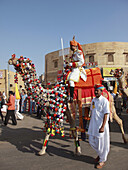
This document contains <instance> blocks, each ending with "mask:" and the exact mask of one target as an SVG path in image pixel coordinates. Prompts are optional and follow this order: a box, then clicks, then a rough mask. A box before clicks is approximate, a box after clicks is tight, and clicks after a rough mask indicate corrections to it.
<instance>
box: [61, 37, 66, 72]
mask: <svg viewBox="0 0 128 170" xmlns="http://www.w3.org/2000/svg"><path fill="white" fill-rule="evenodd" d="M61 47H62V55H63V64H65V56H64V46H63V38H61ZM63 67H64V66H63ZM63 69H64V68H63Z"/></svg>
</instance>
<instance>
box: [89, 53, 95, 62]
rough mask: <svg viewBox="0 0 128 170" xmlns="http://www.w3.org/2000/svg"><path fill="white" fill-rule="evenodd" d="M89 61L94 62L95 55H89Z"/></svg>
mask: <svg viewBox="0 0 128 170" xmlns="http://www.w3.org/2000/svg"><path fill="white" fill-rule="evenodd" d="M89 62H91V63H92V62H94V56H93V55H91V56H89Z"/></svg>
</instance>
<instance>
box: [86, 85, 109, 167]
mask: <svg viewBox="0 0 128 170" xmlns="http://www.w3.org/2000/svg"><path fill="white" fill-rule="evenodd" d="M103 89H104V86H103V85H95V96H96V97H95V98H94V99H93V100H92V103H91V108H90V109H91V120H90V124H89V129H88V134H89V143H90V145H91V147H92V148H93V149H94V150H95V151H96V152H97V155H98V157H97V158H96V159H95V161H96V163H98V164H97V165H96V168H97V169H101V168H102V167H103V166H104V164H105V161H106V160H107V156H108V153H109V149H110V138H109V125H108V120H109V113H110V111H109V102H108V100H107V99H106V98H105V97H103V96H102V95H101V93H102V90H103Z"/></svg>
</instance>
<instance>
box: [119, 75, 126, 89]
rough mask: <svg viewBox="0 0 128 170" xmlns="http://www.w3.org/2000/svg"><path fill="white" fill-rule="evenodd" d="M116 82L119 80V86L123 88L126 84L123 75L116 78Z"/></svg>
mask: <svg viewBox="0 0 128 170" xmlns="http://www.w3.org/2000/svg"><path fill="white" fill-rule="evenodd" d="M118 82H119V87H120V88H123V89H124V88H125V86H126V83H125V76H124V75H123V77H121V78H120V79H118Z"/></svg>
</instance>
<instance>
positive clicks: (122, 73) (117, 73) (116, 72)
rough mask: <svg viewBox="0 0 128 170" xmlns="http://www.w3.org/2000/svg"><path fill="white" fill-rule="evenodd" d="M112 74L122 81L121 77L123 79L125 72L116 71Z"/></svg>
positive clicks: (111, 72) (121, 70) (112, 71)
mask: <svg viewBox="0 0 128 170" xmlns="http://www.w3.org/2000/svg"><path fill="white" fill-rule="evenodd" d="M110 74H111V75H113V76H114V77H115V78H117V79H120V78H121V77H123V75H124V71H123V68H121V69H115V70H111V71H110Z"/></svg>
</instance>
